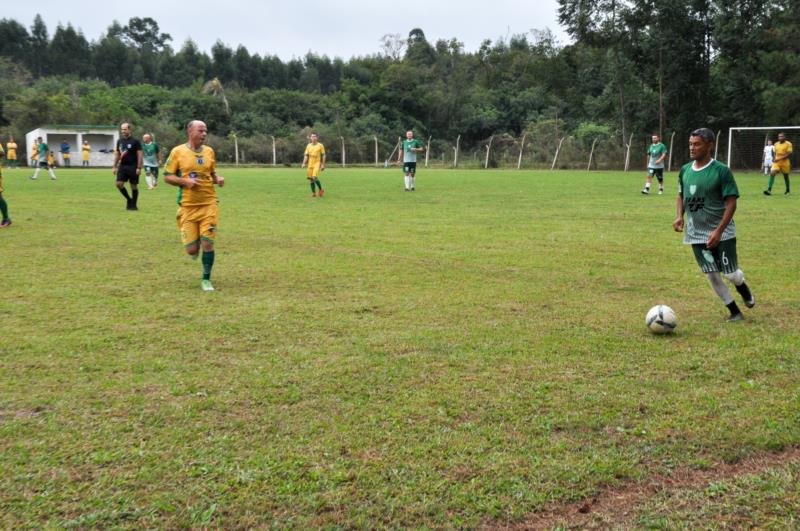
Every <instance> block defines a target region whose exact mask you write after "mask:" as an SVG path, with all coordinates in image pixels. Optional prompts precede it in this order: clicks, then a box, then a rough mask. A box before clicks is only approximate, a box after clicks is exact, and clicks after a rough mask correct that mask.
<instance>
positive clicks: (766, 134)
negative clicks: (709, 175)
mask: <svg viewBox="0 0 800 531" xmlns="http://www.w3.org/2000/svg"><path fill="white" fill-rule="evenodd" d="M781 132H783V133H785V134H786V139H787V140H788V141H789V142H791V143H792V144H793V145H798V144H800V125H789V126H783V127H778V126H775V127H731V128H730V129H728V166H730V167H731V168H734V169H738V170H751V171H760V170H761V168H762V165H763V161H764V146H766V145H767V140H772V142H776V141H777V140H778V133H781ZM791 159H792V166H794V159H795V155H792V157H791Z"/></svg>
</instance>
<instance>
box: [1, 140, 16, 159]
mask: <svg viewBox="0 0 800 531" xmlns="http://www.w3.org/2000/svg"><path fill="white" fill-rule="evenodd" d="M6 147H7V148H8V160H17V143H16V142H9V143H7V144H6ZM2 148H3V146H0V149H2Z"/></svg>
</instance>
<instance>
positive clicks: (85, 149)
mask: <svg viewBox="0 0 800 531" xmlns="http://www.w3.org/2000/svg"><path fill="white" fill-rule="evenodd" d="M91 152H92V146H90V145H89V141H88V140H84V141H83V144H82V145H81V166H86V167H88V166H89V153H91Z"/></svg>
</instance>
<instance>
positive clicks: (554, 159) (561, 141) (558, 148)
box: [550, 136, 567, 170]
mask: <svg viewBox="0 0 800 531" xmlns="http://www.w3.org/2000/svg"><path fill="white" fill-rule="evenodd" d="M565 138H567V137H565V136H562V137H561V140H559V141H558V147H557V148H556V156H555V157H553V165H552V166H550V169H551V170H554V169H556V163H557V162H558V152H559V151H561V144H563V143H564V139H565Z"/></svg>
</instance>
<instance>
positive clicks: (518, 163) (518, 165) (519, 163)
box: [517, 133, 528, 169]
mask: <svg viewBox="0 0 800 531" xmlns="http://www.w3.org/2000/svg"><path fill="white" fill-rule="evenodd" d="M527 134H528V133H522V142H520V144H519V160H517V169H520V168H522V151H523V150H524V149H525V135H527Z"/></svg>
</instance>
